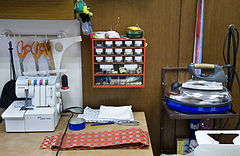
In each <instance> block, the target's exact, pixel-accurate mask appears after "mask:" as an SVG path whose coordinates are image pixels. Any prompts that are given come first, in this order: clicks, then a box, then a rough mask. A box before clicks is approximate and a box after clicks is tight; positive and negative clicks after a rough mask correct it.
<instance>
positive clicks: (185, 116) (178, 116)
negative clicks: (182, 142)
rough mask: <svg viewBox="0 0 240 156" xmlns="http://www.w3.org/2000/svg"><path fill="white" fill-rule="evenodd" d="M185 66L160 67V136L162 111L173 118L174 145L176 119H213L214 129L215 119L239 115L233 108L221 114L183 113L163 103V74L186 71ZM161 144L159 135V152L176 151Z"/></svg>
mask: <svg viewBox="0 0 240 156" xmlns="http://www.w3.org/2000/svg"><path fill="white" fill-rule="evenodd" d="M187 71H188V69H187V68H182V67H166V68H162V85H161V87H162V88H161V90H162V104H161V123H160V128H161V130H160V136H162V134H163V131H164V124H165V123H164V112H167V114H168V116H169V117H170V119H173V120H174V124H175V130H174V134H173V135H174V138H175V139H174V144H175V147H176V138H177V136H176V120H186V119H213V120H214V126H213V128H214V129H217V127H216V119H224V118H225V119H229V118H237V117H238V116H239V115H238V114H237V113H236V112H234V111H233V110H229V111H228V112H226V113H222V114H185V113H181V112H178V111H175V110H172V109H170V108H169V107H168V106H167V105H166V103H165V84H166V79H165V75H166V72H187ZM162 144H163V140H162V137H160V152H161V153H176V150H175V149H170V150H164V149H162V148H161V145H162Z"/></svg>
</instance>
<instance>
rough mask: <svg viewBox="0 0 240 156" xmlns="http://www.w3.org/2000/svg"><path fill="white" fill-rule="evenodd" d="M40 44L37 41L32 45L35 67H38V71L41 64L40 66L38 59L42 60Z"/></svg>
mask: <svg viewBox="0 0 240 156" xmlns="http://www.w3.org/2000/svg"><path fill="white" fill-rule="evenodd" d="M35 43H36V46H35V48H34V51H33V46H34V44H35ZM38 47H39V43H38V42H37V41H34V42H33V43H32V45H31V53H32V55H33V59H34V61H35V67H36V71H39V64H38V59H39V58H40V56H41V55H40V56H38V55H39V48H38Z"/></svg>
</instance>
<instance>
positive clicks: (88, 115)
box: [78, 106, 134, 123]
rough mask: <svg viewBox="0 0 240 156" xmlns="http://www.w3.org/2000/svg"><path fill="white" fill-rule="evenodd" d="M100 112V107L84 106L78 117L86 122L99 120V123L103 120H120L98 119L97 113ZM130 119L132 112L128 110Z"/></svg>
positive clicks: (131, 118)
mask: <svg viewBox="0 0 240 156" xmlns="http://www.w3.org/2000/svg"><path fill="white" fill-rule="evenodd" d="M99 113H100V109H92V108H90V107H88V106H87V107H86V108H85V109H84V111H83V114H79V115H78V118H84V119H85V120H86V122H100V123H104V122H109V121H113V122H116V123H117V122H119V121H121V120H116V119H100V118H98V115H99ZM130 121H134V117H133V112H132V111H131V112H130Z"/></svg>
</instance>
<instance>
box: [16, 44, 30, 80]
mask: <svg viewBox="0 0 240 156" xmlns="http://www.w3.org/2000/svg"><path fill="white" fill-rule="evenodd" d="M19 44H21V48H20V49H21V50H20V51H19ZM31 50H32V46H30V45H28V44H27V45H25V46H24V44H23V41H18V43H17V54H18V58H19V62H20V70H21V75H23V72H24V67H23V61H24V59H25V58H26V56H27V54H28V53H29V52H30V51H31Z"/></svg>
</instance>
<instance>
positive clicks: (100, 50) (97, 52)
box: [95, 49, 103, 55]
mask: <svg viewBox="0 0 240 156" xmlns="http://www.w3.org/2000/svg"><path fill="white" fill-rule="evenodd" d="M95 53H96V54H97V55H102V54H103V49H95Z"/></svg>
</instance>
